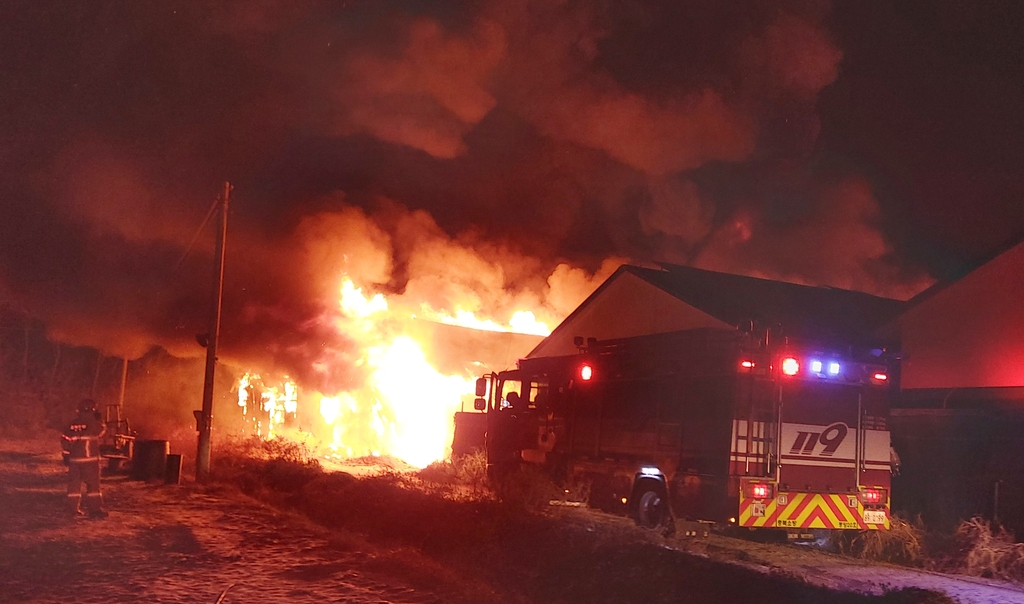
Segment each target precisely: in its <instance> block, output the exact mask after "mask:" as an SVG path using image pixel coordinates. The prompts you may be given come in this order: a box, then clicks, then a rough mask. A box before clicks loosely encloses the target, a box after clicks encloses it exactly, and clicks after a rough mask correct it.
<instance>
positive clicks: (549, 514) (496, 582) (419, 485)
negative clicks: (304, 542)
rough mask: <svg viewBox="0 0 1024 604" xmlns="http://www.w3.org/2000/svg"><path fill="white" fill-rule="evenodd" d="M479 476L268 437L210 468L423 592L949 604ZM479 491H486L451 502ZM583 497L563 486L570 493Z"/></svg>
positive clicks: (471, 467) (224, 451) (228, 449)
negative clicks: (317, 452)
mask: <svg viewBox="0 0 1024 604" xmlns="http://www.w3.org/2000/svg"><path fill="white" fill-rule="evenodd" d="M484 474H485V466H484V465H483V464H482V460H473V459H470V460H468V461H467V462H465V463H464V465H457V464H454V463H453V464H435V465H434V466H431V467H430V468H427V469H426V470H423V471H422V472H419V473H408V474H402V473H398V472H388V473H384V474H381V475H379V476H375V477H369V478H358V479H357V478H355V477H353V476H351V475H348V474H345V473H341V472H335V473H327V472H324V471H323V469H322V468H321V467H320V465H319V463H317V462H316V460H315V459H313V458H311V457H310V456H309V453H308V451H306V450H305V449H303V448H301V446H299V445H294V444H293V443H287V442H275V441H271V442H270V443H269V444H267V443H262V442H251V441H249V442H247V441H242V442H238V443H235V444H234V445H232V446H224V447H222V448H221V449H220V450H219V451H218V455H217V460H216V463H215V465H214V468H213V476H214V478H215V479H217V480H221V481H225V482H228V483H230V484H233V485H236V486H238V487H239V488H241V489H242V490H243V491H245V492H246V493H248V494H250V495H252V496H255V497H257V498H260V499H263V500H265V501H268V502H270V503H272V504H275V505H278V506H282V507H286V508H288V509H291V510H294V511H297V512H300V513H302V514H303V515H305V516H306V517H308V518H311V519H312V520H314V521H316V522H317V523H319V524H321V525H323V526H326V527H328V528H331V529H335V530H336V531H338V532H339V534H348V535H355V536H357V537H358V540H351V539H343V540H342V542H341V543H339V544H338V546H337V547H338V549H339V551H340V552H343V551H345V550H350V549H352V548H356V547H358V545H359V543H360V542H361V541H365V542H366V543H372V544H373V547H374V548H377V551H380V552H392V553H394V556H397V558H395V557H394V556H391V555H390V554H389V555H388V558H387V560H389V561H390V562H381V563H379V568H377V567H375V570H378V571H379V572H381V573H387V572H389V571H391V570H394V572H399V573H401V574H402V575H408V576H409V577H410V579H411V580H412V579H414V581H413V582H415V583H418V584H425V585H428V586H430V585H431V584H432V582H433V581H435V580H437V581H439V582H440V584H444V585H449V586H450V585H454V584H464V585H466V586H469V585H473V586H476V587H475V588H474V589H475V591H474V593H476V594H477V596H479V597H477V599H476V601H481V602H482V601H511V602H521V601H530V602H538V603H548V602H550V603H556V602H640V601H652V602H667V601H692V602H707V603H715V602H722V603H726V602H730V603H731V602H742V601H757V602H760V603H763V604H773V603H782V602H786V603H789V602H801V603H805V604H813V603H819V602H820V603H823V604H824V603H828V604H862V603H863V604H867V603H874V602H884V603H885V604H926V603H927V604H940V603H941V604H945V603H946V602H948V600H942V599H936V596H935V594H933V593H931V592H920V590H915V591H908V590H901V591H899V592H892V593H890V594H886V595H885V596H882V597H870V596H861V595H856V594H847V593H839V592H835V591H832V590H829V589H825V588H821V587H815V586H810V585H807V584H805V583H802V582H800V581H798V580H795V579H793V578H791V577H784V576H772V575H763V574H761V573H758V572H756V571H754V570H749V569H745V568H738V567H735V566H731V565H726V564H722V563H719V562H715V561H712V560H709V559H704V558H700V557H695V556H692V555H687V554H685V553H682V552H680V551H677V550H674V549H670V548H668V547H666V546H665V545H666V544H665V542H664V541H663V540H661V538H660V537H659V536H657V535H656V534H654V533H652V532H651V531H644V530H642V529H638V528H637V527H635V526H633V525H632V523H631V522H630V521H629V520H628V519H625V518H616V517H612V516H608V515H604V514H596V513H595V512H592V511H590V510H586V509H578V508H573V507H565V506H554V507H551V506H548V505H547V504H548V503H549V502H550V501H551V500H552V499H558V498H559V497H561V498H562V499H563V500H565V494H564V489H558V488H557V487H555V485H553V484H552V483H551V482H550V481H549V480H548V479H547V478H546V476H542V475H538V474H536V473H535V469H533V471H532V472H531V471H530V470H527V471H525V472H520V473H516V474H513V475H511V476H510V477H509V478H508V480H506V481H503V483H502V484H501V485H499V486H498V487H497V488H495V489H494V492H493V493H491V492H490V491H485V489H486V485H485V482H484V481H483V475H484ZM456 487H458V488H456ZM474 488H475V489H478V490H479V491H480V492H481V493H484V494H483V495H482V496H480V497H476V498H473V497H457V496H452V495H451V493H453V492H455V491H457V490H458V489H469V490H470V491H472V490H473V489H474ZM446 489H447V490H446ZM581 490H584V489H583V487H582V486H580V487H579V488H575V487H574V488H572V489H570V491H571V493H570V497H572V498H577V497H578V496H579V491H581ZM421 557H425V558H421ZM392 558H394V560H392ZM403 561H404V562H403Z"/></svg>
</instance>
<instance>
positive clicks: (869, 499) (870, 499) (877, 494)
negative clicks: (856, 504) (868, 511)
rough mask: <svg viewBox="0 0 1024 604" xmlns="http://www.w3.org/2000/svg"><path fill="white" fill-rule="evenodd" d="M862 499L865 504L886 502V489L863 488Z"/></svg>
mask: <svg viewBox="0 0 1024 604" xmlns="http://www.w3.org/2000/svg"><path fill="white" fill-rule="evenodd" d="M860 501H861V503H863V504H864V505H880V504H884V503H885V489H862V490H861V492H860Z"/></svg>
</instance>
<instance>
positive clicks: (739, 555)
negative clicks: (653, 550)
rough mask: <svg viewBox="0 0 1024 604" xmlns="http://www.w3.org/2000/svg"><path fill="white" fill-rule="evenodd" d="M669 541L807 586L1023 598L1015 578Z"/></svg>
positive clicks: (715, 539) (1012, 603) (969, 602)
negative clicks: (966, 574) (921, 590)
mask: <svg viewBox="0 0 1024 604" xmlns="http://www.w3.org/2000/svg"><path fill="white" fill-rule="evenodd" d="M671 544H672V546H673V547H677V548H679V549H681V550H683V551H688V552H690V553H693V554H697V555H707V556H710V557H712V558H715V559H717V560H720V561H722V562H725V563H728V564H735V565H739V566H743V567H746V568H752V569H755V570H758V571H759V572H763V573H766V574H772V573H782V574H786V575H790V576H794V577H799V578H800V579H801V580H802V581H805V582H807V583H810V584H812V585H820V586H822V587H828V588H830V589H835V590H839V591H845V592H856V593H862V594H874V595H881V594H883V593H885V592H886V591H887V590H892V589H906V588H917V589H926V590H931V591H936V592H939V593H943V594H946V595H947V596H949V597H950V598H953V599H954V600H956V601H958V602H960V603H961V604H1021V603H1024V585H1021V584H1018V583H1011V582H1008V581H999V580H995V579H982V578H980V577H965V576H955V575H947V574H942V573H934V572H928V571H923V570H916V569H912V568H906V567H902V566H897V565H893V564H883V563H878V562H868V561H861V560H854V559H851V558H848V557H845V556H838V555H832V554H828V553H825V552H821V551H819V550H809V549H808V550H805V549H802V548H801V547H799V546H791V545H779V544H759V543H751V542H749V541H743V540H739V539H730V538H726V537H720V536H712V537H711V538H710V539H708V540H707V541H703V542H696V541H690V542H687V541H683V540H672V541H671Z"/></svg>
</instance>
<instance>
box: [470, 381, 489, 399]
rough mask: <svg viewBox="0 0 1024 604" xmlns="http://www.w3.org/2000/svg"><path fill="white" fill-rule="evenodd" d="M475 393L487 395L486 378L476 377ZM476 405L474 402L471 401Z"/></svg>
mask: <svg viewBox="0 0 1024 604" xmlns="http://www.w3.org/2000/svg"><path fill="white" fill-rule="evenodd" d="M476 395H477V396H486V395H487V378H477V379H476ZM473 404H474V405H476V402H474V403H473Z"/></svg>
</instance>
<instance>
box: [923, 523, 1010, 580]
mask: <svg viewBox="0 0 1024 604" xmlns="http://www.w3.org/2000/svg"><path fill="white" fill-rule="evenodd" d="M942 547H943V550H944V552H945V554H944V555H940V556H937V560H936V563H935V566H936V568H937V569H940V570H945V571H947V572H958V573H962V574H966V575H971V576H975V577H986V578H996V579H1006V580H1009V581H1024V543H1016V539H1014V535H1013V534H1012V533H1010V532H1009V531H1007V530H1006V529H1005V528H1003V527H1001V526H998V525H996V526H993V525H992V523H990V522H989V521H987V520H984V519H982V518H978V517H975V518H971V519H970V520H965V521H963V522H961V523H960V525H959V526H958V527H957V529H956V532H955V533H954V534H953V536H952V538H949V539H947V540H945V543H944V544H943V546H942Z"/></svg>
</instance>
